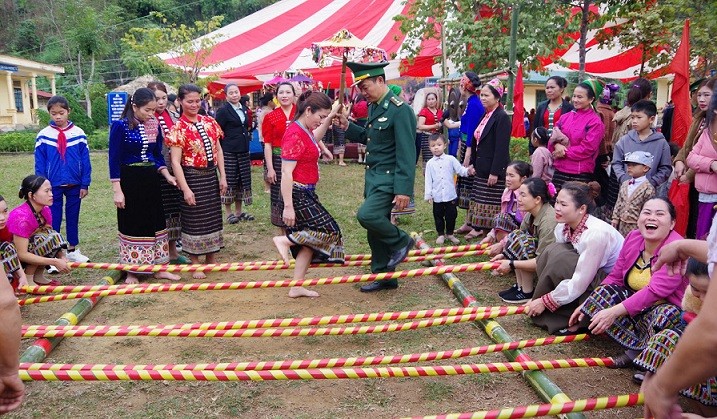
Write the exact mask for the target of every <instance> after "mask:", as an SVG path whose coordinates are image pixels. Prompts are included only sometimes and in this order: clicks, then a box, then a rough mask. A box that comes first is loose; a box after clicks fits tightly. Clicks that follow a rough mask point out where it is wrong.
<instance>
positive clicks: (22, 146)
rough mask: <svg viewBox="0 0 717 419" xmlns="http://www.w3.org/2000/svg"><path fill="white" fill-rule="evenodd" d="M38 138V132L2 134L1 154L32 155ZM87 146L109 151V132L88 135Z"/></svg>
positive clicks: (0, 137) (0, 140)
mask: <svg viewBox="0 0 717 419" xmlns="http://www.w3.org/2000/svg"><path fill="white" fill-rule="evenodd" d="M45 113H46V114H47V112H45ZM47 115H49V114H47ZM36 137H37V132H36V131H11V132H6V133H3V134H0V153H18V152H22V153H32V152H33V151H34V150H35V138H36ZM87 145H88V146H89V147H90V150H107V148H108V146H109V131H107V130H97V131H95V132H94V133H93V134H91V135H90V134H88V135H87Z"/></svg>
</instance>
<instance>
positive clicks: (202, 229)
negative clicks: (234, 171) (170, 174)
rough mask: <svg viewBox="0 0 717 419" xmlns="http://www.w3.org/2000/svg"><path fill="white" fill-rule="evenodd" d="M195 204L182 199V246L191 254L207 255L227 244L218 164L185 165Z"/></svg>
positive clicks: (185, 176) (185, 175)
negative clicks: (203, 167)
mask: <svg viewBox="0 0 717 419" xmlns="http://www.w3.org/2000/svg"><path fill="white" fill-rule="evenodd" d="M184 178H185V179H186V180H187V185H188V186H189V189H191V190H192V192H194V199H195V201H196V205H188V204H187V203H186V201H183V202H182V246H183V250H184V251H185V252H186V253H189V254H190V255H206V254H209V253H215V252H218V251H219V250H220V249H221V248H222V247H224V235H223V227H222V202H221V197H220V196H219V179H218V178H217V169H216V167H212V168H206V169H195V168H191V167H185V168H184Z"/></svg>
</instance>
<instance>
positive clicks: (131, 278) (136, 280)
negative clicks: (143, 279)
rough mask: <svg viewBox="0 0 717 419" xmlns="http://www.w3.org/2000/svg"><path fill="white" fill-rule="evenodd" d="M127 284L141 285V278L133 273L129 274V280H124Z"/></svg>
mask: <svg viewBox="0 0 717 419" xmlns="http://www.w3.org/2000/svg"><path fill="white" fill-rule="evenodd" d="M124 283H125V284H129V285H137V284H139V277H137V275H135V274H133V273H132V272H127V279H125V280H124Z"/></svg>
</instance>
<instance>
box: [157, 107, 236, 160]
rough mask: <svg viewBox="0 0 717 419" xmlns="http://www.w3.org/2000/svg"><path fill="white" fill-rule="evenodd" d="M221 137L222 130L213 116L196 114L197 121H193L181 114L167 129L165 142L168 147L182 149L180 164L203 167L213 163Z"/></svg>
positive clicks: (222, 135) (222, 134)
mask: <svg viewBox="0 0 717 419" xmlns="http://www.w3.org/2000/svg"><path fill="white" fill-rule="evenodd" d="M200 130H201V131H204V133H206V136H207V138H208V139H209V142H210V144H209V145H210V146H211V151H210V152H208V151H209V147H206V146H205V143H204V139H203V138H202V134H201V132H200ZM222 137H224V132H223V131H222V129H221V127H220V126H219V124H218V123H217V121H215V120H214V118H212V117H210V116H204V115H197V122H196V123H194V122H192V121H190V120H189V119H187V118H186V117H185V116H182V117H180V118H179V120H178V121H177V123H176V124H174V126H173V127H172V128H171V130H170V131H169V134H168V135H167V139H166V141H165V143H166V144H167V146H169V147H180V148H181V149H182V160H181V164H182V166H186V167H194V168H197V169H204V168H207V167H212V166H214V165H215V162H216V155H217V152H218V144H219V139H220V138H222Z"/></svg>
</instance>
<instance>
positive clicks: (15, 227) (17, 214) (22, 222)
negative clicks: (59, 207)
mask: <svg viewBox="0 0 717 419" xmlns="http://www.w3.org/2000/svg"><path fill="white" fill-rule="evenodd" d="M40 217H41V218H43V219H44V220H45V223H44V224H42V225H52V213H51V212H50V207H44V208H43V209H42V210H40ZM37 218H38V217H36V216H35V213H34V211H33V210H32V207H31V206H30V203H29V202H27V201H26V202H24V203H22V204H20V205H19V206H17V207H16V208H15V209H13V210H12V211H10V214H8V217H7V228H8V230H10V233H12V234H13V235H15V236H18V237H24V238H26V239H29V238H30V237H31V236H32V234H33V233H34V232H35V231H36V230H37V229H38V228H40V227H41V225H40V223H39V222H38V219H37Z"/></svg>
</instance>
